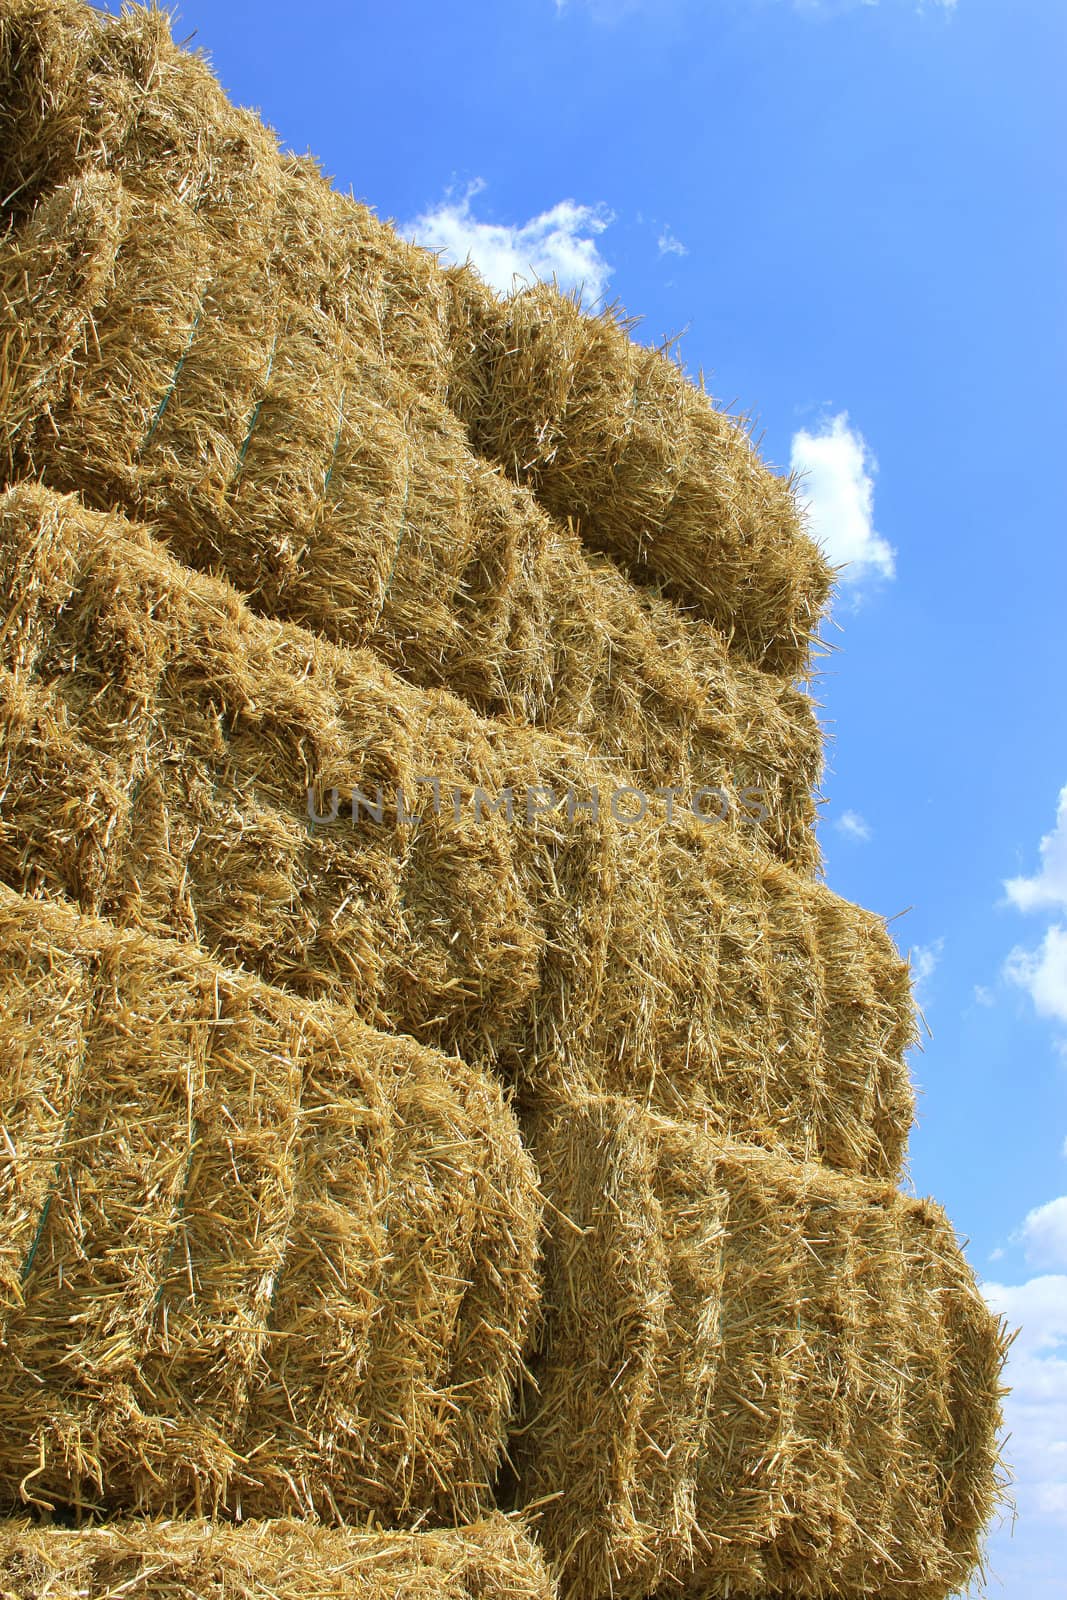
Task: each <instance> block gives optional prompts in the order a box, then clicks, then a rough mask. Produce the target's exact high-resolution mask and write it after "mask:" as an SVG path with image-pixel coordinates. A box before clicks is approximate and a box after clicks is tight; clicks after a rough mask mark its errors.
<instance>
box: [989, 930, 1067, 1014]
mask: <svg viewBox="0 0 1067 1600" xmlns="http://www.w3.org/2000/svg"><path fill="white" fill-rule="evenodd" d="M1004 975H1005V977H1006V978H1008V979H1010V981H1011V982H1012V983H1017V984H1018V985H1019V986H1020V988H1023V989H1026V990H1028V991H1029V993H1030V997H1031V999H1032V1000H1033V1002H1034V1005H1035V1007H1036V1008H1037V1012H1038V1015H1039V1016H1042V1017H1052V1018H1054V1019H1055V1020H1056V1021H1058V1022H1067V928H1061V927H1060V926H1059V925H1058V924H1057V923H1053V925H1052V927H1051V928H1049V929H1048V930H1047V932H1046V934H1045V937H1044V939H1043V940H1042V941H1041V943H1040V945H1038V947H1037V949H1036V950H1023V949H1022V948H1021V947H1016V948H1015V949H1014V950H1013V951H1012V952H1011V954H1010V955H1009V957H1008V959H1007V961H1006V962H1005V964H1004Z"/></svg>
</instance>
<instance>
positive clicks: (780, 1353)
mask: <svg viewBox="0 0 1067 1600" xmlns="http://www.w3.org/2000/svg"><path fill="white" fill-rule="evenodd" d="M524 1131H525V1132H526V1134H527V1137H528V1140H529V1145H530V1148H531V1150H532V1152H533V1154H534V1158H535V1160H536V1162H537V1165H538V1169H539V1171H540V1174H541V1181H542V1186H543V1189H544V1194H545V1199H546V1204H547V1209H546V1222H547V1227H548V1233H549V1242H548V1245H547V1248H546V1260H545V1287H544V1298H543V1308H542V1315H543V1323H542V1325H541V1335H540V1348H539V1354H538V1355H535V1357H534V1359H533V1362H532V1373H533V1380H534V1381H533V1382H532V1383H531V1384H530V1386H529V1387H528V1390H527V1394H526V1406H525V1410H524V1414H523V1417H522V1420H521V1423H520V1426H519V1428H518V1429H517V1432H516V1439H515V1445H514V1448H513V1456H514V1460H515V1463H516V1468H517V1497H518V1501H519V1503H520V1504H522V1503H525V1504H528V1505H530V1506H531V1507H532V1506H536V1507H538V1508H539V1514H540V1518H541V1521H540V1534H541V1538H542V1541H543V1543H544V1546H545V1549H546V1552H547V1554H548V1556H549V1558H550V1560H551V1561H553V1563H555V1564H556V1566H557V1569H558V1571H559V1573H560V1579H561V1592H562V1594H563V1596H564V1597H565V1600H566V1596H568V1595H582V1596H584V1597H587V1600H596V1597H598V1596H607V1595H614V1596H617V1597H620V1600H622V1597H631V1596H632V1597H634V1600H638V1597H640V1596H645V1595H648V1594H650V1593H655V1594H657V1595H663V1596H666V1595H672V1594H673V1595H679V1596H712V1595H714V1596H723V1597H726V1596H731V1595H748V1594H751V1595H764V1594H789V1595H792V1596H798V1597H799V1596H810V1597H812V1600H815V1597H822V1596H826V1595H828V1594H833V1595H839V1596H847V1597H852V1596H856V1597H858V1596H870V1595H879V1596H886V1595H894V1596H900V1597H909V1600H944V1597H946V1596H947V1595H949V1594H951V1593H954V1592H956V1590H957V1589H958V1588H959V1587H961V1586H965V1585H966V1584H967V1583H968V1581H969V1580H970V1578H971V1577H972V1575H973V1573H974V1571H975V1568H976V1566H977V1565H978V1563H979V1561H980V1544H979V1540H980V1536H981V1531H982V1529H983V1528H984V1526H985V1524H986V1523H987V1521H988V1519H989V1516H990V1514H991V1511H992V1509H993V1507H994V1504H995V1501H996V1499H997V1495H998V1490H999V1487H1000V1485H999V1481H998V1476H997V1430H998V1427H999V1423H1000V1408H999V1396H1000V1393H1001V1390H1000V1387H999V1382H1000V1372H1001V1367H1002V1362H1003V1356H1004V1349H1005V1346H1004V1341H1003V1335H1002V1332H1001V1329H1000V1326H999V1324H998V1323H997V1322H996V1321H995V1320H994V1319H993V1318H992V1317H991V1316H990V1314H989V1312H988V1311H987V1310H986V1308H985V1305H984V1303H983V1301H982V1299H981V1296H980V1294H979V1292H978V1289H977V1286H976V1284H975V1281H974V1278H973V1275H972V1273H971V1271H970V1269H969V1267H968V1266H967V1264H966V1262H965V1260H964V1258H963V1256H962V1254H961V1253H960V1250H959V1247H958V1245H957V1243H956V1240H955V1236H954V1234H953V1232H952V1229H951V1227H950V1225H949V1224H948V1222H947V1221H946V1219H945V1217H944V1216H943V1214H942V1213H941V1211H940V1210H939V1209H938V1208H937V1207H936V1206H935V1205H934V1204H933V1202H931V1201H927V1200H914V1199H910V1198H908V1197H906V1196H904V1195H902V1194H900V1193H899V1192H897V1191H895V1190H893V1189H891V1188H889V1187H887V1186H884V1185H880V1184H873V1183H860V1182H857V1181H856V1180H853V1179H849V1178H845V1177H843V1176H841V1175H840V1174H836V1173H833V1172H831V1171H830V1170H829V1169H827V1168H825V1167H821V1166H817V1165H811V1164H802V1163H792V1162H787V1161H783V1160H781V1159H779V1158H776V1157H775V1156H773V1155H769V1154H768V1153H766V1152H765V1151H760V1150H756V1149H754V1148H752V1147H749V1146H744V1145H738V1144H730V1143H726V1142H723V1141H720V1140H717V1139H715V1138H713V1137H709V1136H708V1135H706V1134H704V1133H702V1132H700V1131H699V1130H695V1129H693V1128H692V1127H685V1126H683V1125H682V1124H681V1123H679V1122H674V1121H670V1120H668V1119H666V1118H663V1117H659V1116H657V1115H655V1114H653V1113H650V1112H649V1111H648V1110H647V1109H645V1108H642V1107H641V1106H639V1105H637V1104H635V1103H634V1102H633V1101H631V1100H626V1099H619V1098H613V1097H597V1098H590V1099H586V1100H579V1099H572V1100H569V1101H568V1100H564V1101H556V1102H552V1101H549V1100H543V1101H541V1102H538V1103H536V1104H534V1105H533V1106H531V1108H530V1109H529V1112H528V1115H527V1117H526V1119H525V1122H524Z"/></svg>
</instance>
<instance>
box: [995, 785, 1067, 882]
mask: <svg viewBox="0 0 1067 1600" xmlns="http://www.w3.org/2000/svg"><path fill="white" fill-rule="evenodd" d="M1039 854H1040V856H1041V869H1040V871H1039V872H1038V873H1037V874H1036V876H1035V877H1033V878H1009V879H1008V881H1007V882H1006V883H1005V885H1004V888H1005V890H1006V891H1007V895H1008V899H1009V900H1010V901H1011V902H1012V904H1013V905H1016V906H1018V908H1019V910H1020V911H1036V910H1037V909H1038V908H1039V907H1041V906H1057V907H1067V785H1065V786H1064V787H1063V788H1062V789H1061V790H1060V796H1059V802H1058V805H1057V808H1056V823H1055V826H1054V828H1053V830H1052V832H1051V833H1046V835H1045V837H1044V838H1043V839H1042V841H1041V844H1040V847H1039Z"/></svg>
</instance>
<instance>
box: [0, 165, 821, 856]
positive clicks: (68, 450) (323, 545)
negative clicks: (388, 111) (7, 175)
mask: <svg viewBox="0 0 1067 1600" xmlns="http://www.w3.org/2000/svg"><path fill="white" fill-rule="evenodd" d="M327 192H328V191H327ZM98 197H99V198H98ZM334 198H336V197H334ZM100 199H102V200H103V201H105V202H107V201H110V204H109V206H108V208H107V210H106V212H105V215H106V217H107V220H108V223H109V231H108V233H107V235H106V236H105V237H103V238H101V237H99V234H100V228H99V219H98V214H97V213H98V212H99V211H100V210H101V209H103V208H102V206H101V204H100ZM94 201H96V204H95V206H94V204H93V203H92V202H94ZM122 219H125V222H124V225H123V223H122ZM116 233H120V234H121V237H120V238H119V239H118V242H116V239H115V237H114V235H115V234H116ZM57 251H58V252H59V253H60V262H59V267H60V268H62V271H59V270H58V269H57V265H56V255H57ZM72 254H73V255H75V256H76V266H77V270H78V272H79V273H80V275H81V278H83V279H87V280H88V281H87V282H86V283H85V284H83V283H81V282H80V281H79V282H78V283H77V284H76V285H75V286H74V287H76V288H77V289H78V290H79V292H78V293H77V294H76V295H73V296H72V295H71V293H70V287H69V284H68V280H69V278H70V276H71V271H72V268H71V265H70V262H69V259H68V258H69V257H70V256H71V255H72ZM289 254H290V252H289V251H288V250H284V249H282V248H281V246H279V245H277V244H276V243H275V242H274V241H272V240H271V239H270V238H269V236H267V235H265V236H264V240H263V241H262V242H260V243H259V244H258V245H257V247H256V248H255V249H253V248H252V247H251V246H249V245H248V244H246V243H244V242H243V241H242V239H241V236H240V235H238V236H237V242H236V243H235V242H234V241H233V240H229V239H226V240H225V241H223V242H221V243H220V242H219V241H218V240H217V239H216V238H215V236H214V234H213V232H212V231H211V230H210V229H209V227H208V225H207V224H206V223H203V222H201V221H200V220H199V219H198V218H197V217H196V214H195V212H193V211H192V210H191V209H190V207H189V205H188V203H186V202H184V201H182V202H179V201H176V200H172V199H164V200H161V199H160V198H159V197H158V196H155V195H153V196H152V197H150V198H147V199H146V198H144V197H143V196H140V195H138V194H136V193H133V192H130V191H127V189H126V188H125V187H123V185H122V184H121V183H120V181H119V180H118V179H117V178H115V177H112V176H110V175H108V174H93V173H90V174H89V176H88V177H86V178H79V179H77V180H75V181H73V182H71V183H70V184H67V185H62V186H60V187H59V188H57V189H55V190H50V191H48V192H47V195H46V197H45V198H44V199H42V201H41V202H40V204H39V206H38V208H37V209H36V210H35V211H34V212H32V213H31V214H30V216H29V217H28V218H27V219H26V221H25V222H24V223H23V224H22V225H21V226H20V227H19V228H17V229H15V230H14V232H13V233H12V235H11V238H10V241H9V248H8V249H7V251H5V253H4V256H3V258H2V259H0V303H2V305H3V306H4V308H5V322H6V323H7V327H8V331H7V335H6V350H7V363H6V366H7V373H8V376H7V380H6V393H3V394H0V421H2V423H3V432H4V437H5V439H6V460H5V462H4V469H3V470H4V475H5V477H6V478H7V479H8V480H9V481H14V480H15V479H17V478H19V477H24V476H36V477H40V478H42V479H45V480H46V481H47V482H49V483H50V484H52V485H54V486H55V487H58V488H60V489H66V490H74V491H77V492H79V493H80V494H82V495H83V497H85V498H86V499H87V500H88V501H89V502H90V503H91V504H94V505H96V506H97V507H99V508H102V509H106V508H108V507H110V506H112V505H120V506H122V508H123V509H124V510H125V511H126V512H127V513H128V514H130V515H135V516H138V517H141V518H145V519H147V520H150V521H151V522H152V524H153V526H154V527H155V528H156V529H157V530H158V532H159V533H161V534H162V535H163V536H164V537H165V538H166V539H167V540H168V543H169V548H170V549H171V551H172V553H173V554H174V555H175V556H176V557H178V558H179V559H181V560H183V561H186V562H188V563H189V564H191V565H193V566H195V567H199V568H201V569H209V570H217V571H219V572H220V573H223V574H225V575H226V576H227V577H228V578H230V579H231V581H232V582H234V583H235V584H236V585H237V587H238V588H240V589H241V590H242V591H243V592H244V593H245V594H246V595H247V596H248V597H249V598H250V600H251V602H252V604H253V605H254V606H255V607H256V608H257V609H258V610H260V611H262V612H266V613H268V614H271V615H276V616H279V617H284V618H286V619H288V620H292V621H296V622H298V623H301V624H303V625H305V626H308V627H312V628H315V629H316V630H317V631H319V632H321V633H324V634H325V635H327V636H328V637H330V638H333V639H335V640H338V641H339V642H342V643H348V644H357V645H367V646H370V647H372V648H374V649H375V650H377V651H378V653H379V654H380V655H381V656H382V657H383V659H385V660H386V661H387V662H388V663H389V664H390V665H391V666H392V667H394V669H395V670H397V671H398V672H400V673H401V675H402V676H404V677H405V678H407V679H408V680H409V681H412V682H415V683H417V684H420V685H422V686H425V687H433V686H442V687H447V688H449V689H451V690H452V691H453V692H455V693H458V694H460V695H462V696H464V697H465V698H466V699H467V700H468V701H469V702H470V703H471V704H472V705H474V706H475V708H476V709H477V710H479V711H482V712H484V713H487V714H501V715H508V716H511V717H514V718H517V719H519V720H524V721H530V722H533V723H535V724H536V725H538V726H543V727H546V728H548V729H550V730H551V731H554V732H560V733H564V734H575V735H578V736H580V737H581V740H582V742H583V744H584V746H585V747H586V748H587V749H589V750H590V751H591V752H592V753H594V754H598V755H602V756H604V757H605V758H609V759H611V760H613V761H615V762H617V763H618V765H619V768H620V771H623V772H626V773H628V774H629V775H630V776H631V777H633V778H635V779H636V780H637V781H638V782H641V783H643V784H645V785H646V786H649V787H653V786H656V785H660V784H663V785H666V784H674V783H688V784H689V785H690V786H691V787H696V786H699V785H711V786H722V787H723V788H725V789H726V790H727V792H729V793H737V792H739V791H741V790H743V789H745V788H757V787H758V788H759V789H760V790H761V791H762V792H763V794H764V796H765V800H766V809H767V817H766V819H765V820H764V821H762V822H761V824H760V828H761V834H762V837H763V842H764V843H765V844H766V845H767V847H768V848H769V849H771V850H772V852H773V853H775V854H776V855H778V856H779V857H780V858H781V859H783V860H786V861H788V862H789V863H790V864H791V865H794V866H797V867H799V868H801V869H802V870H809V871H812V870H814V869H815V868H816V867H817V865H818V851H817V847H816V844H815V839H814V834H813V831H812V823H813V820H814V815H815V801H814V798H813V793H812V791H813V789H814V788H815V787H816V786H817V784H818V782H819V779H820V776H821V769H822V738H821V731H820V728H819V725H818V721H817V718H816V714H815V708H814V704H813V702H812V700H811V698H810V696H809V695H808V694H806V693H804V692H802V691H800V690H798V689H797V688H795V687H794V686H793V684H792V683H791V682H790V681H789V680H788V679H786V678H782V677H776V676H774V675H772V674H768V673H765V672H762V671H760V670H758V669H757V668H755V667H752V666H751V665H749V664H748V663H746V662H745V661H744V660H743V659H741V658H739V657H738V656H736V655H732V654H731V652H730V651H729V650H728V648H727V646H726V643H725V641H724V640H723V639H722V637H721V636H720V634H719V633H718V632H717V631H716V630H715V629H714V628H713V627H712V626H711V625H709V624H708V623H707V622H704V621H702V620H701V619H700V618H699V617H696V616H688V615H686V614H685V613H684V612H681V611H679V609H678V608H677V607H676V606H674V605H673V604H671V603H670V602H669V601H666V600H665V599H663V598H662V597H660V596H658V595H657V594H656V593H655V592H654V591H652V590H641V589H635V587H634V586H633V585H632V584H630V583H629V582H627V580H626V579H624V578H623V576H622V575H621V574H620V573H619V572H618V570H617V569H616V568H615V566H614V564H613V563H612V562H611V561H609V560H606V559H604V558H597V557H592V556H590V555H589V554H588V553H586V552H585V551H584V549H583V547H582V545H581V542H580V540H579V539H578V537H577V535H576V534H575V533H574V532H573V530H571V529H569V528H567V527H563V526H560V525H557V524H555V523H553V522H552V521H551V519H550V518H548V517H547V516H546V515H545V514H544V512H542V511H541V510H540V509H539V508H538V507H537V505H536V503H535V502H534V501H533V499H532V497H531V496H530V495H529V493H528V492H527V491H525V490H523V489H520V488H516V487H515V486H514V485H511V484H509V483H508V482H507V481H506V479H505V478H504V477H503V475H502V474H501V473H500V471H499V470H498V469H493V468H491V467H489V466H488V465H486V464H485V463H484V462H482V461H480V460H479V459H478V458H477V457H475V456H473V455H472V454H471V451H470V449H469V447H468V444H467V440H466V436H465V434H464V432H463V430H462V428H461V426H460V424H459V423H458V422H457V421H456V420H455V418H454V417H452V415H451V413H449V412H448V411H446V410H444V409H443V408H442V407H441V406H440V405H438V404H437V403H435V402H434V401H432V400H431V399H428V398H426V397H424V396H422V395H420V394H419V393H418V392H417V391H416V390H415V389H413V388H411V387H410V386H408V384H407V383H406V382H405V381H404V380H403V379H402V378H401V377H400V376H398V374H397V371H396V369H395V368H394V367H392V366H390V365H388V364H386V363H385V362H383V360H382V357H381V354H380V352H379V349H378V343H379V341H375V343H374V345H373V346H372V345H371V344H369V343H368V342H366V339H365V337H364V336H361V337H360V338H359V339H358V340H357V339H356V338H354V337H353V336H352V335H351V334H350V333H349V332H348V331H346V329H345V328H344V327H343V326H340V325H339V324H338V323H337V321H336V320H335V319H333V318H331V317H330V316H329V315H328V314H327V313H326V312H325V311H324V310H323V309H322V308H321V306H320V305H319V304H318V303H317V302H316V303H314V304H304V303H302V302H301V301H300V300H299V299H298V298H296V297H295V294H294V290H293V287H292V285H291V284H290V283H289V282H288V280H286V279H285V278H283V277H281V276H280V275H279V271H278V265H277V264H278V261H279V260H280V259H281V258H283V257H284V258H285V259H289ZM90 265H91V267H92V271H91V273H90V272H89V270H88V268H89V266H90ZM90 291H92V292H90Z"/></svg>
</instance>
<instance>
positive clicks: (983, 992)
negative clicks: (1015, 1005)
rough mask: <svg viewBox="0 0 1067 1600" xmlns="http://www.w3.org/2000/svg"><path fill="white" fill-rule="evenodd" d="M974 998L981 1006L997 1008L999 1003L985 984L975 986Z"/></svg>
mask: <svg viewBox="0 0 1067 1600" xmlns="http://www.w3.org/2000/svg"><path fill="white" fill-rule="evenodd" d="M974 998H975V999H976V1000H977V1002H978V1004H979V1005H980V1006H995V1005H996V1003H997V997H996V995H995V994H994V993H993V991H992V989H987V988H986V986H985V984H984V983H976V984H975V986H974Z"/></svg>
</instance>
